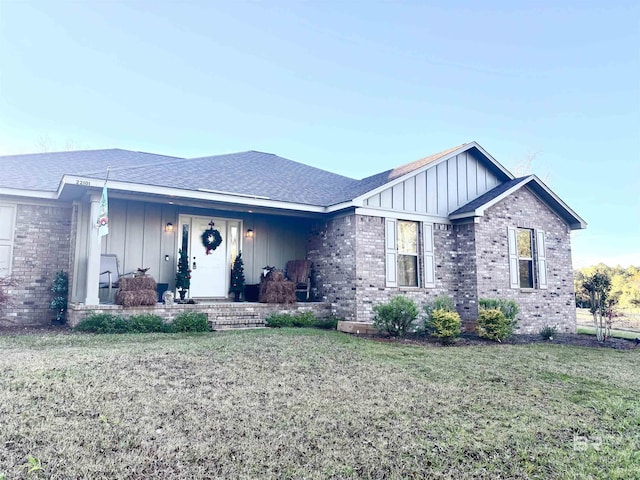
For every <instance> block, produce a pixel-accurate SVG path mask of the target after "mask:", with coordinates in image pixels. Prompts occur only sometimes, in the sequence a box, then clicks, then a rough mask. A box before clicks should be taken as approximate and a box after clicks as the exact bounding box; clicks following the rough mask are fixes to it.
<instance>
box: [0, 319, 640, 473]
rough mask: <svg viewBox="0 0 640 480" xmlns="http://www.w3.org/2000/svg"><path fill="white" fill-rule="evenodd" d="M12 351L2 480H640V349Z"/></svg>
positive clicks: (159, 346) (301, 340)
mask: <svg viewBox="0 0 640 480" xmlns="http://www.w3.org/2000/svg"><path fill="white" fill-rule="evenodd" d="M0 352H2V355H0V392H1V395H2V399H1V401H0V478H1V476H2V473H4V474H5V475H6V478H7V479H14V478H151V479H153V478H158V479H159V478H177V479H180V478H331V477H333V478H435V477H439V478H443V477H444V478H451V477H455V478H459V479H467V478H469V479H471V478H492V479H493V478H584V479H587V478H618V479H623V478H625V479H626V478H638V477H639V476H640V467H639V466H640V453H639V452H640V434H639V432H640V375H639V374H638V372H640V351H617V350H613V349H589V348H576V347H568V346H562V345H552V344H535V345H526V346H514V345H499V346H486V347H485V346H483V347H465V348H457V347H451V348H424V347H416V346H402V345H398V344H387V343H379V342H374V341H371V340H366V339H360V338H355V337H351V336H347V335H345V334H340V333H338V332H327V331H319V330H310V329H295V330H294V329H278V330H254V331H242V332H225V333H205V334H192V335H188V334H164V335H163V334H144V335H127V334H125V335H102V336H97V335H86V336H83V335H60V336H55V335H43V336H15V337H0ZM596 448H598V449H599V450H598V449H596ZM30 458H32V459H34V460H29V459H30ZM34 466H37V467H38V468H40V469H37V470H35V471H32V472H31V473H28V470H29V469H30V468H34Z"/></svg>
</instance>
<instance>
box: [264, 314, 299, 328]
mask: <svg viewBox="0 0 640 480" xmlns="http://www.w3.org/2000/svg"><path fill="white" fill-rule="evenodd" d="M265 322H266V324H267V327H271V328H282V327H293V315H291V314H289V313H272V314H270V315H269V316H268V317H267V318H266V320H265Z"/></svg>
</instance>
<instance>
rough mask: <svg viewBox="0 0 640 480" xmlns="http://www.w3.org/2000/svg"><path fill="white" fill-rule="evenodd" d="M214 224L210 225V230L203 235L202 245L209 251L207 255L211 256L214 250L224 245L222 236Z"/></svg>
mask: <svg viewBox="0 0 640 480" xmlns="http://www.w3.org/2000/svg"><path fill="white" fill-rule="evenodd" d="M213 225H214V223H213V222H211V223H209V227H210V228H209V229H208V230H205V231H204V233H203V234H202V245H203V246H204V248H206V249H207V255H209V254H210V253H211V252H212V251H213V250H215V249H216V248H218V247H219V246H220V244H221V243H222V235H220V232H219V231H218V230H216V229H215V228H213Z"/></svg>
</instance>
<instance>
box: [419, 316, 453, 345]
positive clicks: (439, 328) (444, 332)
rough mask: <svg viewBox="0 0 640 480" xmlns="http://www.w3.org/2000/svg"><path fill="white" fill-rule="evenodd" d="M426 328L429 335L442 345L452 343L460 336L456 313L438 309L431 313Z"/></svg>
mask: <svg viewBox="0 0 640 480" xmlns="http://www.w3.org/2000/svg"><path fill="white" fill-rule="evenodd" d="M426 327H427V329H428V332H429V334H430V335H431V336H433V337H436V338H438V339H440V341H441V342H442V343H443V344H445V345H446V344H450V343H453V342H455V339H456V338H458V337H459V336H460V315H458V312H451V311H447V310H444V309H441V308H439V309H437V310H434V311H432V312H431V315H430V316H429V320H427V322H426Z"/></svg>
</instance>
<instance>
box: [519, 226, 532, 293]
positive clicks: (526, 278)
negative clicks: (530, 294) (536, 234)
mask: <svg viewBox="0 0 640 480" xmlns="http://www.w3.org/2000/svg"><path fill="white" fill-rule="evenodd" d="M517 240H518V270H519V272H520V275H519V276H520V288H533V230H530V229H528V228H519V229H518V238H517Z"/></svg>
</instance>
